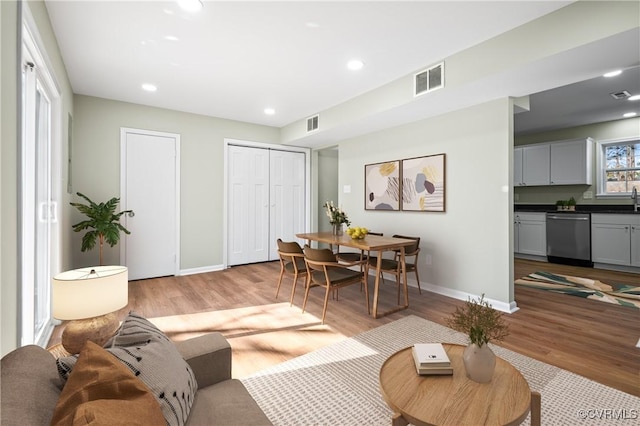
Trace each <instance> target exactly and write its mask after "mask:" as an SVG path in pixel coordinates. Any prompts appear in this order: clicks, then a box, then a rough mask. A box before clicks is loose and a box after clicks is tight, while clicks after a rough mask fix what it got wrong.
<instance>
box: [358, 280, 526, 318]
mask: <svg viewBox="0 0 640 426" xmlns="http://www.w3.org/2000/svg"><path fill="white" fill-rule="evenodd" d="M369 275H371V276H373V277H375V269H374V270H373V273H372V271H371V269H369ZM408 275H409V276H407V285H408V286H409V287H413V288H418V282H417V281H416V280H415V279H412V278H411V275H414V274H412V273H409V274H408ZM414 276H415V275H414ZM420 288H421V289H422V290H427V291H430V292H432V293H436V294H441V295H443V296H447V297H451V298H453V299H458V300H464V301H465V302H466V301H467V300H469V298H472V299H479V298H480V297H481V295H480V294H472V293H467V292H464V291H460V290H454V289H452V288H448V287H442V286H439V285H435V284H429V283H425V282H421V283H420ZM484 300H486V301H487V302H489V303H490V304H491V306H492V307H493V308H494V309H496V310H498V311H501V312H506V313H508V314H512V313H514V312H516V311H518V310H519V309H520V308H518V304H517V303H516V302H515V300H514V301H513V302H511V303H505V302H502V301H500V300H494V299H490V298H487V297H485V299H484Z"/></svg>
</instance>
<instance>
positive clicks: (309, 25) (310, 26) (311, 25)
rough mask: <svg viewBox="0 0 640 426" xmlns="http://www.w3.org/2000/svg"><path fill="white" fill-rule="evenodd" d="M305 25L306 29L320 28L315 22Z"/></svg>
mask: <svg viewBox="0 0 640 426" xmlns="http://www.w3.org/2000/svg"><path fill="white" fill-rule="evenodd" d="M305 25H306V26H307V28H320V24H318V23H317V22H307V23H306V24H305Z"/></svg>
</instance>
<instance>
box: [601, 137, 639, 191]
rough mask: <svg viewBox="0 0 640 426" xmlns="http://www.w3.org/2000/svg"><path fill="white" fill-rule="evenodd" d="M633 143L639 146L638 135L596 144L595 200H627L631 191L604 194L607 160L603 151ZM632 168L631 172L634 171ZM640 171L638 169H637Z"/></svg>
mask: <svg viewBox="0 0 640 426" xmlns="http://www.w3.org/2000/svg"><path fill="white" fill-rule="evenodd" d="M633 143H636V144H640V135H638V136H628V137H623V138H616V139H606V140H601V141H598V142H597V143H596V146H597V149H596V185H597V193H596V197H597V198H629V197H630V196H631V191H628V192H616V193H608V192H606V171H607V168H606V167H607V158H606V154H605V150H606V149H607V147H609V146H612V145H631V144H633ZM634 169H635V168H632V169H631V170H634ZM638 170H639V171H640V168H638Z"/></svg>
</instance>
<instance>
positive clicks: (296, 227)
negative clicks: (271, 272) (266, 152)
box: [269, 150, 305, 260]
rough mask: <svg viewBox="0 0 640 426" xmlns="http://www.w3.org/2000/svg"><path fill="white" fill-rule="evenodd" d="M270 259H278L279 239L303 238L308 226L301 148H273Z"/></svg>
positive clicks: (303, 158)
mask: <svg viewBox="0 0 640 426" xmlns="http://www.w3.org/2000/svg"><path fill="white" fill-rule="evenodd" d="M269 174H270V185H269V186H270V203H271V213H270V226H269V229H270V234H271V237H270V246H271V249H270V255H269V259H270V260H277V259H278V246H277V244H276V240H277V239H278V238H282V240H283V241H294V240H297V241H298V242H299V243H301V244H304V241H303V240H298V239H297V238H296V233H300V232H304V230H305V155H304V153H302V152H290V151H278V150H271V151H270V172H269Z"/></svg>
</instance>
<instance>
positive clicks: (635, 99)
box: [627, 95, 640, 101]
mask: <svg viewBox="0 0 640 426" xmlns="http://www.w3.org/2000/svg"><path fill="white" fill-rule="evenodd" d="M627 99H629V100H630V101H637V100H640V95H633V96H629V97H628V98H627Z"/></svg>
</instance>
